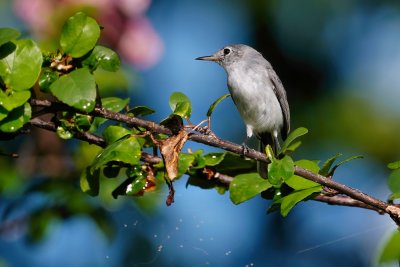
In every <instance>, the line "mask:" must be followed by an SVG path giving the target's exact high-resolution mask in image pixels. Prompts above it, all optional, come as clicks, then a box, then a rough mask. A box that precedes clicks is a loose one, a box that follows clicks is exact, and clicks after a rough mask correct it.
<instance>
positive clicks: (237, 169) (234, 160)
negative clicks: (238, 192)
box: [214, 152, 257, 176]
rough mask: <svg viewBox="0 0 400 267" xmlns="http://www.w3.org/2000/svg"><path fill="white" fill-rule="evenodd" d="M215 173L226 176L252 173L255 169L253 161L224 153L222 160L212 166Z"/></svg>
mask: <svg viewBox="0 0 400 267" xmlns="http://www.w3.org/2000/svg"><path fill="white" fill-rule="evenodd" d="M214 168H215V171H217V172H220V173H224V174H227V175H233V176H234V175H237V174H241V173H249V172H254V171H255V170H256V169H257V163H256V161H255V160H246V159H243V157H242V156H240V155H237V154H233V153H230V152H227V153H225V156H224V158H223V160H222V161H221V162H220V163H219V164H218V165H215V166H214Z"/></svg>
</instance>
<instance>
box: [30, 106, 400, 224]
mask: <svg viewBox="0 0 400 267" xmlns="http://www.w3.org/2000/svg"><path fill="white" fill-rule="evenodd" d="M30 103H31V105H32V106H36V107H42V108H43V109H48V110H49V111H50V110H51V111H62V110H64V111H65V110H71V109H72V108H71V107H69V106H67V105H65V104H63V103H59V102H52V101H49V100H38V99H31V102H30ZM75 111H76V112H77V113H83V114H87V115H92V116H96V117H102V118H106V119H110V120H114V121H118V122H123V123H126V124H128V125H135V126H138V127H142V128H145V129H146V130H148V131H150V132H152V133H163V134H167V135H172V131H171V130H170V129H168V128H167V127H165V126H162V125H160V124H157V123H155V122H152V121H147V120H143V119H139V118H136V117H132V116H128V115H125V114H121V113H118V112H112V111H109V110H106V109H104V108H102V107H96V108H95V109H94V110H93V111H92V112H89V113H84V112H82V111H78V110H75ZM42 113H43V110H42ZM30 123H31V124H32V125H34V126H36V127H39V128H44V129H47V130H51V131H55V125H54V124H53V125H50V124H51V123H50V122H48V123H44V122H43V121H40V120H38V119H36V118H33V119H32V120H31V122H30ZM75 137H76V138H78V139H81V140H85V141H88V142H91V143H95V144H99V145H100V144H102V145H101V146H104V145H105V143H102V141H101V140H100V139H99V138H100V137H94V136H93V135H92V134H89V133H76V136H75ZM189 139H190V140H192V141H195V142H198V143H202V144H206V145H209V146H213V147H218V148H221V149H224V150H226V151H230V152H233V153H236V154H241V155H243V152H245V154H244V156H246V157H248V158H252V159H255V160H258V161H262V162H267V163H268V162H269V160H268V158H267V156H266V155H265V154H263V153H261V152H259V151H256V150H254V149H243V146H242V145H238V144H235V143H232V142H229V141H226V140H222V139H220V138H218V137H215V136H212V135H205V134H199V133H196V132H192V133H191V134H190V136H189ZM103 142H104V140H103ZM149 156H150V155H149ZM147 159H149V158H147ZM153 160H154V159H153ZM295 174H296V175H299V176H301V177H303V178H305V179H308V180H311V181H314V182H317V183H318V184H321V185H324V186H326V187H328V188H331V189H334V190H336V191H338V192H339V193H341V194H344V195H347V196H348V197H349V198H343V197H341V198H338V197H336V198H332V197H330V200H329V201H327V197H326V196H318V197H317V199H316V200H318V201H324V202H328V203H330V204H336V205H346V206H356V207H361V208H368V209H373V210H376V211H378V212H379V213H388V214H389V215H390V216H391V217H392V219H393V220H394V221H395V222H396V224H398V225H400V208H399V207H397V206H396V205H390V204H388V203H386V202H384V201H382V200H379V199H376V198H374V197H372V196H369V195H367V194H365V193H363V192H361V191H359V190H357V189H354V188H351V187H349V186H346V185H344V184H341V183H338V182H336V181H334V180H333V179H331V178H327V177H324V176H322V175H319V174H316V173H313V172H311V171H308V170H306V169H303V168H301V167H298V166H295ZM220 175H221V174H220ZM220 177H224V178H225V179H223V181H221V182H223V183H225V184H226V183H227V182H228V181H229V179H227V177H226V176H224V175H222V176H220ZM216 178H217V179H218V177H216ZM361 203H363V204H361Z"/></svg>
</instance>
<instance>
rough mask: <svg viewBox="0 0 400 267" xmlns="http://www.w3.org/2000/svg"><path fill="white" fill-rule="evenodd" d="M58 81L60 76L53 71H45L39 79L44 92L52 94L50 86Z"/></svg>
mask: <svg viewBox="0 0 400 267" xmlns="http://www.w3.org/2000/svg"><path fill="white" fill-rule="evenodd" d="M57 79H58V74H57V72H56V71H53V70H52V69H49V68H48V69H44V70H43V72H42V74H41V75H40V77H39V87H40V90H42V91H43V92H46V93H48V92H50V85H51V84H52V83H53V82H55V81H56V80H57Z"/></svg>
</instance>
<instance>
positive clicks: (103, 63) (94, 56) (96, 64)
mask: <svg viewBox="0 0 400 267" xmlns="http://www.w3.org/2000/svg"><path fill="white" fill-rule="evenodd" d="M82 65H83V66H85V67H88V68H89V69H91V70H92V71H94V70H96V69H97V68H101V69H103V70H106V71H113V72H114V71H117V70H118V69H119V67H120V65H121V60H120V59H119V56H118V54H117V53H115V52H114V51H113V50H111V49H110V48H107V47H104V46H101V45H96V46H95V47H94V49H93V50H92V51H91V52H90V55H89V56H88V57H87V58H85V59H84V60H83V61H82Z"/></svg>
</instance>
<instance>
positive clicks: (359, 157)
mask: <svg viewBox="0 0 400 267" xmlns="http://www.w3.org/2000/svg"><path fill="white" fill-rule="evenodd" d="M362 158H364V157H363V156H361V155H357V156H351V157H349V158H347V159H345V160H342V161H341V162H339V163H338V164H336V165H335V166H333V168H332V169H331V171H330V172H329V174H328V175H329V176H332V175H333V173H334V172H335V171H336V169H337V168H338V167H339V166H340V165H343V164H345V163H347V162H349V161H352V160H354V159H362Z"/></svg>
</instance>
